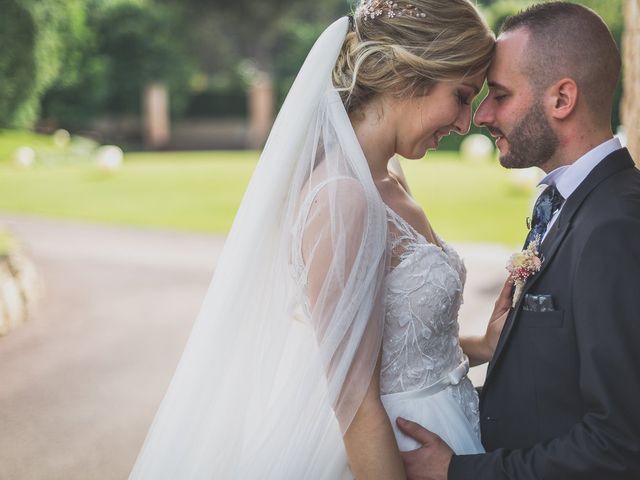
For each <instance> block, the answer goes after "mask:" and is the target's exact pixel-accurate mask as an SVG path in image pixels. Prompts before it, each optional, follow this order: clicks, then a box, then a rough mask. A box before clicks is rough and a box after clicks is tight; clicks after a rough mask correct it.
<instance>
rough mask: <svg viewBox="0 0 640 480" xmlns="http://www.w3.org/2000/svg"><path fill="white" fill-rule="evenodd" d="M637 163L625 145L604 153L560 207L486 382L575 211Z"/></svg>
mask: <svg viewBox="0 0 640 480" xmlns="http://www.w3.org/2000/svg"><path fill="white" fill-rule="evenodd" d="M634 166H635V164H634V163H633V160H632V159H631V156H630V155H629V151H628V150H627V149H626V148H622V149H620V150H616V151H615V152H613V153H611V154H610V155H608V156H607V157H605V158H604V160H602V162H600V163H599V164H598V165H597V166H596V167H595V168H594V169H593V170H592V171H591V173H589V175H588V176H587V178H585V179H584V181H583V182H582V183H581V184H580V186H578V188H577V189H576V190H575V191H574V192H573V193H572V194H571V195H570V196H569V198H567V201H566V202H565V204H564V206H563V207H562V210H561V211H560V215H559V217H558V219H557V220H556V222H555V223H554V224H553V225H552V227H551V230H549V233H547V236H546V237H545V239H544V241H543V242H542V245H540V249H539V250H540V254H541V258H542V267H541V268H540V271H539V272H538V273H536V274H535V275H533V276H532V277H530V278H529V279H528V280H527V283H525V286H524V288H523V291H522V296H521V297H520V299H519V301H518V303H517V304H516V306H515V307H514V308H512V309H511V312H510V313H509V317H508V318H507V321H506V322H505V326H504V329H503V331H502V334H501V335H500V339H499V340H498V345H497V346H496V351H495V353H494V354H493V359H492V361H491V362H490V363H489V367H488V369H487V380H486V381H485V385H486V384H487V383H488V380H489V378H490V376H491V373H492V371H493V370H494V367H495V365H496V364H497V363H498V362H499V360H500V356H501V354H502V352H503V351H504V347H505V345H506V344H507V341H508V340H509V337H510V335H511V332H512V330H513V327H514V325H515V323H516V321H517V319H518V313H519V312H520V306H521V304H522V300H523V299H524V296H525V294H526V293H527V292H528V291H529V290H530V289H531V287H533V285H535V284H536V282H537V281H538V280H539V279H540V278H541V276H542V274H543V273H544V271H545V270H546V269H547V268H548V267H549V264H550V263H551V261H552V259H553V257H554V255H555V254H556V252H557V251H558V248H560V245H561V244H562V241H563V240H564V238H565V237H566V235H567V233H568V232H569V230H570V229H571V222H572V219H573V217H574V215H575V214H576V212H577V211H578V210H579V209H580V207H581V206H582V203H583V202H584V200H585V199H586V198H587V196H589V194H590V193H591V192H592V191H593V190H594V189H595V188H596V187H597V186H598V185H599V184H600V183H602V182H603V181H604V180H605V179H606V178H608V177H610V176H611V175H613V174H615V173H617V172H619V171H621V170H624V169H626V168H633V167H634ZM483 391H484V388H483Z"/></svg>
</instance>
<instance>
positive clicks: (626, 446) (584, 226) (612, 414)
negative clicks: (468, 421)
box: [398, 2, 640, 480]
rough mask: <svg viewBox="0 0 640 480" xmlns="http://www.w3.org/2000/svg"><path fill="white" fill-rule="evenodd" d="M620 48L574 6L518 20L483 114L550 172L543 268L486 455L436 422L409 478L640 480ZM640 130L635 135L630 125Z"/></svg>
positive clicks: (495, 406) (516, 317)
mask: <svg viewBox="0 0 640 480" xmlns="http://www.w3.org/2000/svg"><path fill="white" fill-rule="evenodd" d="M620 64H621V61H620V53H619V51H618V49H617V48H616V45H615V43H614V41H613V38H612V37H611V34H610V32H609V30H608V29H607V27H606V26H605V24H604V23H603V22H602V20H601V19H600V18H599V17H598V16H597V15H596V14H595V13H593V12H592V11H591V10H588V9H586V8H584V7H582V6H580V5H576V4H572V3H566V2H551V3H544V4H541V5H536V6H533V7H531V8H529V9H528V10H526V11H524V12H522V13H520V14H518V15H516V16H514V17H512V18H510V19H508V20H507V21H506V22H505V24H504V26H503V28H502V31H501V34H500V36H499V38H498V42H497V47H496V56H495V59H494V62H493V64H492V66H491V68H490V70H489V72H488V83H489V87H490V92H489V95H488V96H487V98H486V99H485V100H484V101H483V103H482V104H481V105H480V107H479V108H478V111H477V113H476V116H475V122H476V124H478V125H483V126H485V127H486V128H487V129H488V130H489V131H490V132H491V134H492V135H493V136H494V137H495V138H496V145H497V147H498V149H499V150H500V154H501V156H500V161H501V163H502V165H503V166H505V167H507V168H525V167H531V166H538V167H540V168H541V169H543V170H544V171H545V172H546V173H547V174H548V175H547V176H546V177H545V179H544V180H543V181H542V182H541V183H544V184H546V185H547V186H548V187H547V189H546V190H545V191H544V192H543V193H542V194H541V198H540V199H539V200H538V201H537V202H536V207H535V209H534V214H533V216H532V219H533V225H532V227H531V228H532V233H531V234H530V236H529V237H528V239H527V242H529V241H531V240H532V239H533V238H534V237H535V235H536V234H537V235H540V237H539V238H540V239H541V241H542V243H541V246H540V255H541V258H542V260H543V263H542V267H541V270H540V271H539V272H538V273H536V274H534V275H532V276H531V277H530V278H529V279H528V280H527V281H526V284H525V287H524V292H523V295H522V297H521V298H520V300H519V301H518V302H517V304H516V305H515V307H514V308H513V309H512V310H511V312H510V315H509V317H508V319H507V321H506V323H505V326H504V329H503V331H502V335H501V337H500V341H499V342H498V345H497V347H496V349H495V352H494V354H493V358H492V359H491V362H490V364H489V368H488V372H487V379H486V382H485V385H484V388H483V389H482V393H481V396H480V402H481V404H480V409H481V429H482V440H483V443H484V446H485V448H486V450H487V453H486V454H479V455H459V456H456V455H453V454H452V452H451V450H450V449H449V448H448V446H447V445H446V444H444V442H442V440H440V438H438V437H437V436H436V435H434V434H432V433H430V432H428V431H427V430H425V429H424V428H422V427H421V426H419V425H417V424H415V423H412V422H407V421H404V420H403V419H398V425H399V426H400V428H401V429H402V430H403V431H405V432H406V433H407V434H408V435H410V436H412V437H414V438H416V439H417V440H418V441H419V442H420V443H422V444H423V447H422V448H420V449H418V450H414V451H412V452H407V453H405V454H403V457H404V461H405V467H406V470H407V474H408V477H409V478H410V479H445V478H448V479H450V480H472V479H477V480H503V479H504V480H507V479H509V480H520V479H522V480H524V479H527V480H529V479H531V480H533V479H554V480H573V479H580V480H586V479H590V480H591V479H593V480H617V479H625V480H627V479H628V480H632V479H634V480H638V479H640V172H639V171H638V170H636V169H635V168H634V164H633V161H632V159H631V157H630V156H629V152H628V151H627V150H626V149H625V148H621V146H620V143H619V142H618V140H617V139H615V138H613V135H612V132H611V106H612V104H613V94H614V89H615V86H616V83H617V81H618V77H619V73H620ZM630 133H632V134H635V132H630Z"/></svg>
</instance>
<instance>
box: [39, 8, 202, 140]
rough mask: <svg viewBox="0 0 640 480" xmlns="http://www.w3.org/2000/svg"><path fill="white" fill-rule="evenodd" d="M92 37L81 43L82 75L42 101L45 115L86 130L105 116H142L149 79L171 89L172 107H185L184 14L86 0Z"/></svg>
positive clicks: (186, 58) (187, 60)
mask: <svg viewBox="0 0 640 480" xmlns="http://www.w3.org/2000/svg"><path fill="white" fill-rule="evenodd" d="M85 2H86V8H87V10H88V11H89V12H90V13H89V17H88V20H87V22H88V26H89V28H90V30H91V35H90V36H88V37H87V39H86V41H85V42H84V43H83V44H81V45H80V46H79V50H78V57H79V60H78V63H79V68H78V70H77V71H78V74H77V76H76V78H74V79H73V81H68V82H65V83H59V84H58V85H56V86H55V87H54V88H52V89H50V91H49V92H48V94H47V95H46V96H45V98H44V99H43V113H44V117H45V118H51V119H54V120H55V121H56V123H58V124H59V125H61V126H64V127H67V128H72V129H81V128H83V127H84V125H85V124H86V123H87V122H89V121H90V120H91V119H93V118H96V117H99V116H101V115H105V114H110V113H115V114H127V113H131V114H138V113H139V112H140V106H141V103H142V99H141V95H142V91H143V89H144V87H145V85H147V84H148V83H151V82H162V83H165V84H166V85H167V86H168V87H169V92H170V99H171V111H172V113H173V114H179V113H180V111H182V110H183V109H184V107H185V106H186V101H187V97H188V93H189V77H190V75H191V59H190V55H189V53H188V52H187V51H186V48H185V45H184V42H183V41H182V39H183V38H184V35H183V30H184V27H183V25H182V24H181V20H182V18H181V17H180V15H178V14H177V12H176V11H175V10H174V9H173V8H170V7H166V6H158V5H156V4H154V3H152V2H151V1H139V0H116V1H114V0H111V1H100V0H85Z"/></svg>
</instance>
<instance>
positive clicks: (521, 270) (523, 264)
mask: <svg viewBox="0 0 640 480" xmlns="http://www.w3.org/2000/svg"><path fill="white" fill-rule="evenodd" d="M539 245H540V236H539V235H538V236H536V237H535V238H534V239H533V240H532V241H531V243H529V246H528V247H527V248H525V249H524V250H522V251H521V252H518V253H514V254H513V255H511V258H510V259H509V263H507V270H508V271H509V273H510V274H511V281H512V282H513V285H514V287H515V291H514V292H513V302H512V303H511V306H512V307H515V306H516V304H517V303H518V300H520V296H521V295H522V289H523V288H524V284H525V282H526V281H527V279H528V278H529V277H530V276H532V275H534V274H536V273H537V272H539V271H540V267H542V259H541V258H540V254H539V252H538V246H539Z"/></svg>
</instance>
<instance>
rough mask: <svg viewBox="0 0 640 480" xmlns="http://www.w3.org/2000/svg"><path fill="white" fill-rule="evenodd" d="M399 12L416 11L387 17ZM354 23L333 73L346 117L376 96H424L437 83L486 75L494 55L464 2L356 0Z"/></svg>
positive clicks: (489, 35)
mask: <svg viewBox="0 0 640 480" xmlns="http://www.w3.org/2000/svg"><path fill="white" fill-rule="evenodd" d="M401 9H408V10H410V11H412V12H417V13H416V14H415V15H406V14H401V15H395V16H393V13H392V15H389V12H396V13H397V12H398V11H399V10H401ZM376 10H377V11H378V12H379V13H381V14H379V15H378V16H375V17H374V18H371V17H370V16H369V15H367V11H369V12H371V11H376ZM405 11H407V10H405ZM353 21H354V26H355V31H350V32H349V33H348V34H347V36H346V37H345V41H344V44H343V45H342V50H341V52H340V55H339V57H338V60H337V62H336V65H335V67H334V70H333V83H334V86H335V87H336V89H337V90H338V91H339V92H340V96H341V97H342V101H343V103H344V105H345V108H346V109H347V112H348V113H349V114H352V113H354V112H358V111H359V110H360V109H361V108H362V107H363V106H364V105H365V104H366V103H367V102H368V101H369V100H371V99H372V98H373V97H375V96H376V95H378V94H382V93H390V94H393V95H397V96H401V97H408V96H419V95H426V94H427V93H428V91H429V88H430V87H431V86H432V85H433V84H435V83H436V82H439V81H443V80H454V79H462V78H464V77H467V76H473V75H475V74H477V73H480V72H485V71H486V70H487V69H488V68H489V63H490V62H491V59H492V57H493V51H494V48H495V36H494V34H493V32H492V31H491V30H490V29H489V27H488V26H487V24H486V22H485V21H484V20H483V18H482V16H481V15H480V14H479V12H478V10H477V9H476V7H475V6H474V5H473V4H472V3H471V2H469V1H468V0H410V1H401V0H398V1H394V2H393V3H389V2H387V1H386V0H368V1H367V0H360V4H359V5H358V7H357V8H356V10H355V13H354V15H353Z"/></svg>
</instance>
